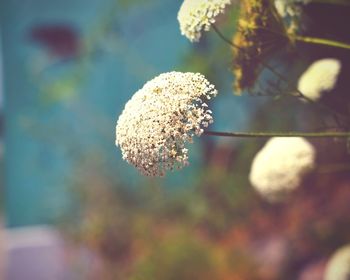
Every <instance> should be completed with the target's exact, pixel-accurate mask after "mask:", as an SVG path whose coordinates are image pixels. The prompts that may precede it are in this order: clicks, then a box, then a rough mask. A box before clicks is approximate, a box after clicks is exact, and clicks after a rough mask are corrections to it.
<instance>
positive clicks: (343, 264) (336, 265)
mask: <svg viewBox="0 0 350 280" xmlns="http://www.w3.org/2000/svg"><path fill="white" fill-rule="evenodd" d="M324 279H325V280H349V279H350V245H346V246H343V247H341V248H340V249H338V250H337V251H336V252H335V253H334V254H333V256H332V257H331V259H330V260H329V262H328V264H327V266H326V271H325V275H324Z"/></svg>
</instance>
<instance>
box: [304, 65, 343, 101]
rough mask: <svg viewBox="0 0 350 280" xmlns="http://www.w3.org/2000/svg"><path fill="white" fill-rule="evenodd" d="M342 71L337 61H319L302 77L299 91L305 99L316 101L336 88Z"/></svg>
mask: <svg viewBox="0 0 350 280" xmlns="http://www.w3.org/2000/svg"><path fill="white" fill-rule="evenodd" d="M340 70H341V62H340V61H339V60H337V59H333V58H325V59H320V60H317V61H316V62H314V63H312V64H311V65H310V66H309V68H308V69H307V70H306V71H305V72H304V73H303V74H302V76H301V77H300V79H299V82H298V90H299V91H300V92H301V93H302V94H303V95H304V96H305V97H307V98H309V99H310V100H313V101H316V100H318V99H320V98H321V97H322V94H323V93H325V92H327V91H331V90H332V89H333V88H334V87H335V85H336V83H337V80H338V75H339V73H340Z"/></svg>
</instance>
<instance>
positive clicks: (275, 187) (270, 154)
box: [249, 137, 315, 202]
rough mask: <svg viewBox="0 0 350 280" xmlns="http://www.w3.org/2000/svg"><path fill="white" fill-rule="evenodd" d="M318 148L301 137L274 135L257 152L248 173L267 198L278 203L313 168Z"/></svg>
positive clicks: (256, 187)
mask: <svg viewBox="0 0 350 280" xmlns="http://www.w3.org/2000/svg"><path fill="white" fill-rule="evenodd" d="M314 163H315V149H314V147H313V146H312V145H311V144H310V143H309V142H308V141H306V140H305V139H304V138H301V137H290V138H289V137H273V138H271V139H270V140H269V141H268V142H267V143H266V144H265V146H264V147H263V148H262V149H261V150H260V151H259V152H258V153H257V154H256V156H255V158H254V160H253V163H252V166H251V171H250V175H249V179H250V182H251V184H252V185H253V187H254V188H255V189H256V190H257V191H258V192H259V193H260V194H261V195H262V196H263V197H264V198H265V199H266V200H268V201H270V202H278V201H280V200H281V199H283V198H284V197H285V195H286V194H288V193H289V192H291V191H292V190H294V189H296V188H297V187H298V186H299V185H300V183H301V180H302V178H303V176H304V175H305V174H306V173H307V172H308V171H310V170H312V168H313V167H314Z"/></svg>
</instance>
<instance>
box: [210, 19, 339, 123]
mask: <svg viewBox="0 0 350 280" xmlns="http://www.w3.org/2000/svg"><path fill="white" fill-rule="evenodd" d="M212 27H213V29H214V30H215V32H216V33H217V34H218V35H219V37H220V38H221V39H222V40H224V41H225V42H226V43H228V44H229V45H230V46H231V47H233V48H236V49H238V50H241V51H244V49H243V48H241V47H240V46H238V45H236V44H234V43H233V42H231V41H230V40H229V39H227V38H226V37H225V35H223V34H222V33H221V31H220V30H219V29H218V28H217V27H216V25H215V24H212ZM260 64H261V65H262V66H263V67H265V68H266V69H268V70H269V71H270V72H271V73H273V74H274V75H275V76H276V77H278V78H279V79H281V80H282V81H284V82H285V83H286V84H287V86H288V87H289V88H290V89H293V90H294V91H295V94H292V96H295V97H297V98H301V99H304V100H305V101H308V102H310V103H313V104H317V105H318V106H320V107H322V108H323V109H324V110H327V111H328V112H329V113H331V114H332V115H335V116H339V115H341V114H339V113H338V112H336V111H334V110H333V109H331V108H329V107H328V106H325V105H324V104H322V103H315V102H314V101H313V100H312V99H309V98H308V97H306V96H305V95H304V94H303V93H302V92H301V91H300V90H299V89H298V88H296V87H295V86H294V85H292V84H291V83H290V82H289V81H288V80H287V78H285V77H284V76H283V75H282V74H281V73H279V72H278V71H276V70H275V68H273V67H272V66H270V65H269V64H268V63H266V62H264V61H262V60H260Z"/></svg>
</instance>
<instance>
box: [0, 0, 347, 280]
mask: <svg viewBox="0 0 350 280" xmlns="http://www.w3.org/2000/svg"><path fill="white" fill-rule="evenodd" d="M180 5H181V1H175V0H143V1H141V0H131V1H130V0H129V1H126V0H99V1H97V0H90V1H83V0H69V1H68V0H61V1H52V0H11V1H2V2H1V8H0V11H1V25H0V32H1V48H0V64H1V65H0V165H1V178H2V180H1V193H2V195H1V196H0V205H1V221H2V222H1V224H2V229H1V233H0V251H1V253H0V271H1V275H2V276H3V279H10V280H17V279H26V280H32V279H33V280H40V279H44V280H46V279H132V280H133V279H135V280H139V279H140V280H142V279H145V280H148V279H149V280H151V279H162V280H163V279H164V280H167V279H184V280H185V279H227V280H235V279H237V280H238V279H248V280H254V279H266V280H267V279H286V280H288V279H300V280H317V279H322V275H323V273H324V269H325V264H326V263H327V260H328V258H329V257H330V255H331V254H332V253H333V252H334V250H335V249H336V248H338V247H339V246H341V245H342V244H345V243H346V242H348V241H349V240H350V224H349V213H350V212H349V211H350V204H349V199H350V176H349V172H348V171H347V170H344V169H342V170H340V171H335V172H325V173H322V174H321V173H315V174H311V175H310V176H308V178H307V179H306V180H305V182H304V183H303V186H302V187H301V188H299V189H298V190H297V191H296V192H295V193H293V194H292V195H291V196H289V197H288V199H287V200H286V201H284V202H283V203H278V204H270V203H268V202H266V201H264V200H263V199H262V198H261V197H260V196H259V195H258V194H257V193H256V192H255V191H254V190H253V188H252V187H251V186H250V183H249V180H248V174H249V170H250V165H251V161H252V159H253V158H254V155H255V154H256V152H257V151H258V150H259V148H261V147H262V145H263V144H264V143H265V141H266V139H221V138H213V137H207V136H202V137H201V138H200V139H196V141H195V143H194V144H191V148H190V166H189V167H187V168H185V169H183V170H181V171H180V172H174V173H169V174H168V175H167V176H166V177H165V178H145V177H143V176H141V175H139V174H138V172H137V171H136V170H135V169H134V168H133V167H132V166H129V165H128V164H127V163H126V162H124V161H123V160H122V157H121V153H120V150H119V149H118V148H117V147H115V144H114V142H115V125H116V121H117V118H118V116H119V115H120V113H121V111H122V109H123V107H124V105H125V103H126V102H127V100H128V99H129V98H130V97H131V96H132V95H133V94H134V92H135V91H137V90H138V89H139V88H141V87H142V86H143V84H144V83H145V82H146V81H148V80H150V79H152V78H153V77H155V76H156V75H158V74H160V73H163V72H168V71H172V70H177V71H191V72H201V73H203V74H204V75H206V77H207V78H208V79H209V80H210V81H211V82H212V83H213V84H215V85H216V86H217V88H218V90H219V96H218V97H217V98H216V99H215V100H214V101H213V102H212V104H210V107H211V109H212V111H213V115H214V124H213V125H212V126H211V130H216V131H233V130H237V131H249V130H297V129H305V128H315V127H318V126H319V125H322V124H323V122H322V121H320V114H323V113H324V112H323V111H322V110H320V109H319V108H314V107H313V106H310V104H307V103H302V102H299V101H298V100H296V99H294V98H288V97H286V98H279V96H274V97H273V98H271V96H269V97H266V96H260V95H259V94H256V96H254V97H252V96H249V95H242V96H235V95H233V92H232V83H233V76H232V73H231V68H232V65H231V64H232V54H231V50H230V47H229V46H228V45H227V44H225V43H224V42H223V41H222V40H220V38H219V37H218V36H217V34H215V33H214V32H209V33H206V34H205V35H204V37H203V39H202V40H201V42H200V43H198V44H191V43H190V42H189V41H188V40H187V39H186V38H185V37H184V36H181V34H180V30H179V26H178V21H177V13H178V10H179V7H180ZM321 8H322V9H325V8H328V7H321ZM322 9H321V10H322ZM343 9H344V8H343ZM311 12H313V10H312V11H311ZM346 12H347V14H348V15H349V9H348V10H346ZM336 13H338V11H335V12H334V13H333V17H335V15H336ZM237 16H238V7H237V6H233V7H232V9H230V10H229V11H228V12H227V14H226V15H225V17H223V18H222V19H220V21H219V25H220V28H222V31H223V32H224V33H225V34H228V37H231V36H232V35H233V33H234V31H235V23H236V18H237ZM343 19H344V18H343ZM318 20H320V21H322V20H323V18H322V17H321V18H320V19H318ZM329 24H330V25H331V23H329ZM335 24H337V23H335ZM342 24H344V21H343V22H342ZM327 32H328V31H327ZM339 36H340V35H339ZM347 36H348V35H347ZM346 39H349V38H346ZM310 53H313V54H314V55H315V56H320V57H321V56H328V55H329V54H330V50H329V49H324V50H321V51H320V52H318V53H317V54H315V52H313V50H312V49H311V50H310V49H309V48H306V49H305V50H303V55H305V56H307V57H308V58H310ZM331 55H332V56H334V55H335V53H334V51H333V52H332V53H331ZM340 55H343V54H342V53H341V54H340ZM348 58H349V57H347V59H348ZM293 59H294V57H292V59H291V60H288V59H286V58H285V57H283V56H282V58H281V57H280V56H279V57H277V58H276V61H277V62H278V63H280V64H281V66H282V67H286V65H287V66H288V65H291V63H292V62H291V61H293ZM307 61H308V60H307V59H306V60H305V63H306V62H307ZM349 61H350V60H349ZM304 66H305V65H304ZM298 67H301V68H302V67H303V66H300V65H299V66H298ZM262 82H263V81H262ZM313 144H314V145H315V147H317V150H318V151H320V155H319V160H320V161H321V162H326V163H329V162H339V160H342V161H343V162H347V163H348V162H349V157H348V154H347V152H346V149H345V143H344V141H343V142H342V141H336V142H335V141H334V140H317V141H313ZM329 145H332V153H331V154H330V153H329V152H328V153H327V147H329ZM322 151H323V152H322Z"/></svg>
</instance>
